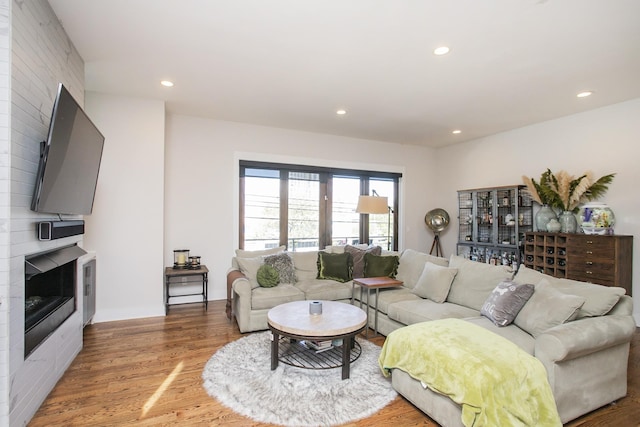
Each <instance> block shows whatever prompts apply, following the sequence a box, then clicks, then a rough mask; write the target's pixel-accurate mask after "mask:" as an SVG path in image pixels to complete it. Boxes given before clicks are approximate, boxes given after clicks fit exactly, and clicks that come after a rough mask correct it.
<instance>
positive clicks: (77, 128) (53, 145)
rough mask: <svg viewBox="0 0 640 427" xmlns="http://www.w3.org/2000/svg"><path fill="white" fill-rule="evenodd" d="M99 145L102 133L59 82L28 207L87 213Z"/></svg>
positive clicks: (101, 145) (92, 192) (42, 210)
mask: <svg viewBox="0 0 640 427" xmlns="http://www.w3.org/2000/svg"><path fill="white" fill-rule="evenodd" d="M103 146H104V136H103V135H102V133H100V131H99V130H98V128H97V127H96V126H95V125H94V124H93V122H92V121H91V120H90V119H89V117H88V116H87V115H86V114H85V112H84V111H83V110H82V108H80V105H79V104H78V103H77V102H76V100H75V99H73V96H71V94H70V93H69V91H68V90H67V89H66V88H65V87H64V86H63V85H62V83H60V84H59V85H58V93H57V96H56V100H55V102H54V104H53V112H52V114H51V122H50V124H49V133H48V135H47V140H46V141H44V143H43V146H42V147H41V150H40V163H39V166H38V172H37V176H36V185H35V188H34V191H33V198H32V199H31V210H32V211H35V212H46V213H53V214H74V215H89V214H91V212H92V210H93V200H94V197H95V191H96V184H97V181H98V172H99V171H100V161H101V159H102V148H103Z"/></svg>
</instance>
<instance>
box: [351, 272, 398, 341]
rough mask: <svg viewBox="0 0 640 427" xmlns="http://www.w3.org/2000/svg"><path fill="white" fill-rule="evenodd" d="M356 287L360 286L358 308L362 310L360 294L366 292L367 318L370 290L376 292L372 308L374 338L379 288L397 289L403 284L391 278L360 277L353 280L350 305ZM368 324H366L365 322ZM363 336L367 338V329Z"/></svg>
mask: <svg viewBox="0 0 640 427" xmlns="http://www.w3.org/2000/svg"><path fill="white" fill-rule="evenodd" d="M356 285H359V286H360V308H362V296H363V295H362V294H363V290H365V289H366V290H367V304H366V306H367V310H366V312H367V318H368V317H369V298H370V296H371V289H375V290H376V300H375V305H374V306H373V307H372V308H373V309H374V313H375V314H374V321H373V323H374V328H373V331H374V333H375V335H374V337H375V336H377V335H378V298H379V297H380V289H381V288H397V287H400V286H402V285H403V282H401V281H400V280H396V279H392V278H391V277H362V278H360V279H353V283H352V287H351V304H353V300H354V296H355V291H356ZM367 323H368V322H367ZM365 336H366V337H367V338H369V328H367V330H366V332H365Z"/></svg>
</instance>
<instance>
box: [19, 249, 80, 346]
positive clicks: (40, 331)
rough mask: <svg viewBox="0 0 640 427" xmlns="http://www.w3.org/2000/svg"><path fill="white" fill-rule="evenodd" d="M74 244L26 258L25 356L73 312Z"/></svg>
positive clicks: (74, 294)
mask: <svg viewBox="0 0 640 427" xmlns="http://www.w3.org/2000/svg"><path fill="white" fill-rule="evenodd" d="M84 254H86V252H85V251H84V250H83V249H81V248H80V247H78V246H77V245H72V246H66V247H62V248H57V249H54V250H52V251H48V252H43V253H38V254H33V255H28V256H25V268H24V271H25V274H24V275H25V280H24V282H25V313H24V324H25V325H24V326H25V329H24V357H25V359H26V358H27V357H28V356H29V354H30V353H31V352H32V351H33V350H35V348H36V347H37V346H38V345H39V344H40V343H42V342H43V341H44V340H45V339H46V338H47V337H48V336H49V335H51V333H52V332H54V331H55V330H56V329H57V328H58V327H59V326H60V325H61V324H62V323H63V322H64V321H65V320H66V319H67V318H68V317H69V316H71V314H73V312H75V311H76V306H77V295H76V282H77V277H76V276H77V273H76V260H77V259H78V258H79V257H80V256H82V255H84Z"/></svg>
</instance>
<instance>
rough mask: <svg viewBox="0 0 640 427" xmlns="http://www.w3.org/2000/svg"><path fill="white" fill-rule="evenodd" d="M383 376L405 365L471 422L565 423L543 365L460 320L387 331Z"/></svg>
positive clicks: (428, 323) (412, 374) (487, 332)
mask: <svg viewBox="0 0 640 427" xmlns="http://www.w3.org/2000/svg"><path fill="white" fill-rule="evenodd" d="M379 363H380V368H381V369H382V373H383V374H384V375H385V376H388V375H389V374H390V372H391V369H401V370H403V371H405V372H406V373H408V374H409V375H410V376H411V377H413V378H415V379H416V380H419V381H421V382H422V383H423V386H426V387H428V388H430V389H431V390H433V391H435V392H437V393H440V394H443V395H445V396H448V397H449V398H451V399H452V400H453V401H454V402H456V403H458V404H459V405H461V406H462V423H463V424H464V425H465V426H467V427H470V426H474V427H479V426H487V427H489V426H491V427H495V426H510V427H511V426H562V423H561V422H560V416H559V415H558V410H557V408H556V403H555V400H554V399H553V394H552V392H551V387H550V386H549V382H548V380H547V372H546V370H545V368H544V366H542V363H541V362H540V361H539V360H538V359H536V358H535V357H533V356H531V355H530V354H528V353H527V352H525V351H523V350H522V349H521V348H519V347H518V346H517V345H516V344H514V343H512V342H511V341H509V340H507V339H506V338H503V337H501V336H499V335H497V334H494V333H493V332H491V331H488V330H486V329H484V328H482V327H480V326H477V325H474V324H473V323H469V322H465V321H464V320H460V319H443V320H435V321H431V322H423V323H417V324H414V325H410V326H406V327H404V328H400V329H397V330H395V331H393V332H392V333H390V334H389V336H388V337H387V339H386V341H385V343H384V346H383V347H382V352H381V353H380V359H379Z"/></svg>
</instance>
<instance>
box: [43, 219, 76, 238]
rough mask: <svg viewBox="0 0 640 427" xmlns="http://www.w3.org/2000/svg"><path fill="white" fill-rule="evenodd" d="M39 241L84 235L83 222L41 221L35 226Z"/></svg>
mask: <svg viewBox="0 0 640 427" xmlns="http://www.w3.org/2000/svg"><path fill="white" fill-rule="evenodd" d="M36 231H37V233H38V239H39V240H55V239H62V238H63V237H69V236H77V235H78V234H84V220H69V221H43V222H39V223H37V224H36Z"/></svg>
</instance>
